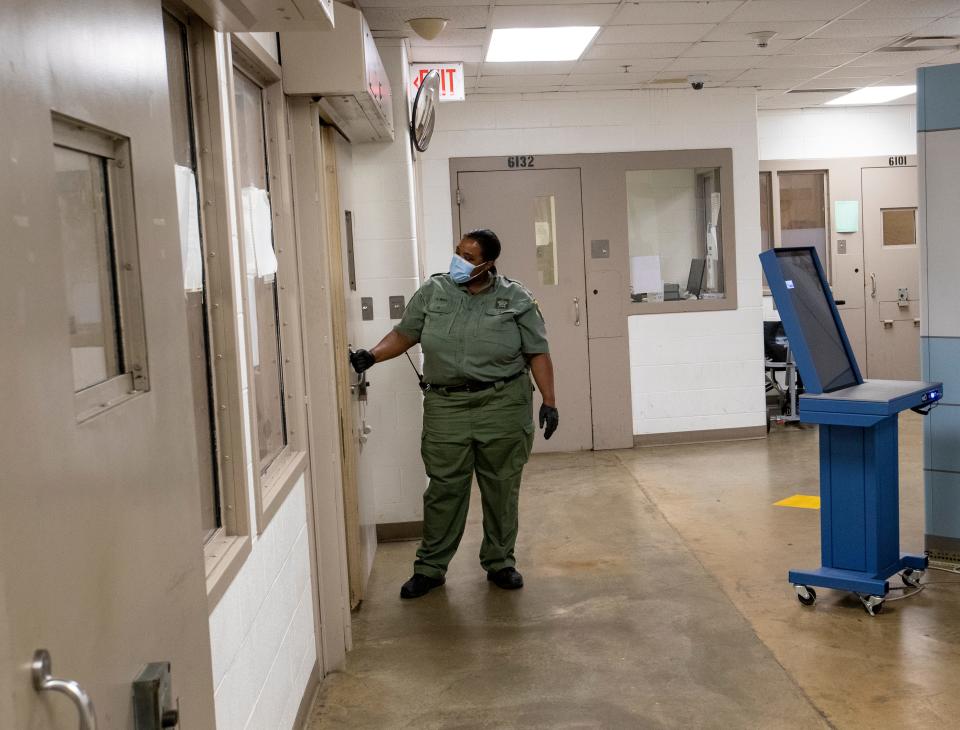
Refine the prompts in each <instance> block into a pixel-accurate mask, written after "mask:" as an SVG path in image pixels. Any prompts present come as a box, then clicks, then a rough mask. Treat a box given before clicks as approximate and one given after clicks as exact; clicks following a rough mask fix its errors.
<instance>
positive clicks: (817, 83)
mask: <svg viewBox="0 0 960 730" xmlns="http://www.w3.org/2000/svg"><path fill="white" fill-rule="evenodd" d="M862 86H864V83H863V80H862V79H810V81H807V82H806V83H804V84H800V85H799V86H797V87H796V88H797V89H801V90H809V89H831V90H833V91H836V92H837V93H836V94H834V96H839V95H840V94H845V93H847V91H846V90H847V89H859V88H861V87H862Z"/></svg>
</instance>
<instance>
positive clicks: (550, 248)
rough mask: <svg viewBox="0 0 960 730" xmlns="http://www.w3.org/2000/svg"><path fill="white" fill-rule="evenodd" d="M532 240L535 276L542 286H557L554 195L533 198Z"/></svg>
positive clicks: (555, 200) (555, 205) (555, 204)
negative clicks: (534, 245)
mask: <svg viewBox="0 0 960 730" xmlns="http://www.w3.org/2000/svg"><path fill="white" fill-rule="evenodd" d="M533 206H534V211H535V217H534V223H533V227H534V240H535V241H536V246H537V274H538V275H539V277H540V284H542V285H543V286H556V285H557V199H556V196H554V195H544V196H542V197H539V198H534V200H533Z"/></svg>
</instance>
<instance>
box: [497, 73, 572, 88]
mask: <svg viewBox="0 0 960 730" xmlns="http://www.w3.org/2000/svg"><path fill="white" fill-rule="evenodd" d="M566 78H567V77H566V76H565V75H562V74H541V75H539V76H534V75H530V76H519V75H518V76H487V75H486V74H484V75H482V76H481V77H480V86H481V87H482V88H487V89H489V88H508V87H520V86H526V87H531V86H559V85H560V84H562V83H563V81H564V79H566Z"/></svg>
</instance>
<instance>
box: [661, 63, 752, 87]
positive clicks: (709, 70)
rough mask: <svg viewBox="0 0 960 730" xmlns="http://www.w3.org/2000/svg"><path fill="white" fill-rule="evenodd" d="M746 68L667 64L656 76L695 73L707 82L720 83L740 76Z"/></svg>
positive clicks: (663, 76)
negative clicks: (688, 66)
mask: <svg viewBox="0 0 960 730" xmlns="http://www.w3.org/2000/svg"><path fill="white" fill-rule="evenodd" d="M746 70H747V69H746V68H716V67H713V66H703V67H696V66H694V67H690V68H687V67H683V66H681V67H677V66H668V67H667V68H665V69H664V70H663V71H661V72H660V73H658V74H657V78H661V79H672V78H681V79H686V77H687V76H689V75H690V74H696V75H698V76H704V77H706V81H707V83H711V82H713V83H721V82H725V81H733V80H734V79H736V78H738V77H739V76H741V75H742V74H743V73H744V72H745V71H746Z"/></svg>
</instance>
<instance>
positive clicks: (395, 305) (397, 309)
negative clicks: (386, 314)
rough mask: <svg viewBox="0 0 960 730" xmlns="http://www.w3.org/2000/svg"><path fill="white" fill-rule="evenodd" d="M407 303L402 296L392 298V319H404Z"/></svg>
mask: <svg viewBox="0 0 960 730" xmlns="http://www.w3.org/2000/svg"><path fill="white" fill-rule="evenodd" d="M406 307H407V303H406V301H404V298H403V297H402V296H394V297H390V319H402V318H403V310H404V309H406Z"/></svg>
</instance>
